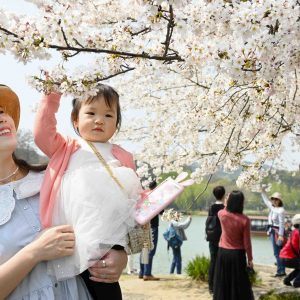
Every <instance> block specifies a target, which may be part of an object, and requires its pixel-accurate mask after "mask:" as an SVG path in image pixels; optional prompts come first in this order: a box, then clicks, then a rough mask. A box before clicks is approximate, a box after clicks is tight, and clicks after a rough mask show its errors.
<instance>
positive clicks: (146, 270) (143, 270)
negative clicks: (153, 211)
mask: <svg viewBox="0 0 300 300" xmlns="http://www.w3.org/2000/svg"><path fill="white" fill-rule="evenodd" d="M156 187H157V182H156V181H155V180H154V181H152V182H151V183H150V184H149V190H148V192H151V191H152V190H154V189H155V188H156ZM146 193H147V191H146ZM163 212H164V211H161V212H160V214H162V213H163ZM150 226H151V231H152V238H153V249H152V250H151V251H150V253H149V262H148V264H142V263H141V258H140V272H139V278H140V279H144V280H145V281H147V280H159V278H158V277H155V276H153V275H152V263H153V257H154V255H155V253H156V248H157V242H158V226H159V215H157V216H155V217H154V218H153V219H152V220H151V221H150Z"/></svg>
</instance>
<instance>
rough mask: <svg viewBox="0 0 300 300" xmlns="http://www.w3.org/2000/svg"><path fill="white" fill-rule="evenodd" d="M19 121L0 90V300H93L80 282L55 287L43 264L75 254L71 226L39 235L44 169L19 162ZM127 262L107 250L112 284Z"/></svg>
mask: <svg viewBox="0 0 300 300" xmlns="http://www.w3.org/2000/svg"><path fill="white" fill-rule="evenodd" d="M19 120H20V103H19V98H18V96H17V95H16V94H15V93H14V92H13V91H12V90H11V89H10V88H9V87H7V86H5V85H0V166H1V168H0V249H1V254H0V299H6V300H12V299H47V300H54V299H55V300H65V299H68V300H78V299H80V300H92V297H91V296H90V294H89V292H88V290H87V288H86V286H85V284H84V282H83V280H82V279H81V277H80V276H74V277H72V278H70V279H67V280H62V281H56V280H55V278H54V277H53V276H51V275H49V274H48V273H47V261H49V260H53V259H57V258H61V257H66V256H70V255H72V254H73V253H74V246H75V236H74V232H73V229H72V227H71V226H69V225H60V226H55V227H51V228H49V229H47V230H43V231H42V229H41V228H42V226H41V222H40V216H39V204H40V201H39V191H40V187H41V184H42V180H43V177H44V174H43V170H45V168H46V165H30V164H29V163H27V162H26V161H24V160H21V159H20V158H17V156H16V155H15V150H16V147H17V129H18V125H19ZM126 261H127V256H126V254H125V253H121V252H119V251H115V250H111V252H110V254H109V257H107V268H106V269H105V271H107V270H108V269H109V272H110V273H111V274H114V276H115V277H116V280H118V278H119V277H120V275H121V273H122V270H123V268H124V266H125V265H126ZM103 270H104V269H103V267H102V264H101V263H96V264H95V265H94V266H93V267H91V268H89V272H90V280H93V281H102V280H103V279H101V276H102V274H103Z"/></svg>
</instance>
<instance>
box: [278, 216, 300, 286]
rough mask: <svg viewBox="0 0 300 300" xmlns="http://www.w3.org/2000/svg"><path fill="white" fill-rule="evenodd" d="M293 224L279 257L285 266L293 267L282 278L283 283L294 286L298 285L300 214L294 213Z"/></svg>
mask: <svg viewBox="0 0 300 300" xmlns="http://www.w3.org/2000/svg"><path fill="white" fill-rule="evenodd" d="M292 224H293V226H294V229H293V231H292V232H291V234H290V238H289V239H288V241H287V243H286V244H285V245H284V247H283V248H282V249H281V250H280V254H279V257H280V258H281V259H282V262H283V265H284V266H285V267H286V268H291V269H294V270H293V271H292V272H291V273H290V274H288V275H287V276H286V277H285V278H284V279H283V283H284V284H285V285H288V286H293V287H295V288H299V287H300V234H299V229H300V214H296V215H294V217H293V218H292Z"/></svg>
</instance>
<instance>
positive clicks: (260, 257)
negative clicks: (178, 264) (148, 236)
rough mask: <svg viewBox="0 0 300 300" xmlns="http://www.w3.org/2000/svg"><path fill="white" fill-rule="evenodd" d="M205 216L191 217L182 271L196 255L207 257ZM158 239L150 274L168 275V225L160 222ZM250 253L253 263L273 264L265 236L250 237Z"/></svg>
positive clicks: (270, 250) (184, 248) (135, 259)
mask: <svg viewBox="0 0 300 300" xmlns="http://www.w3.org/2000/svg"><path fill="white" fill-rule="evenodd" d="M205 220H206V217H205V216H193V219H192V223H191V225H190V226H189V228H188V229H186V231H185V232H186V235H187V238H188V240H187V241H185V242H184V243H183V245H182V247H181V255H182V267H183V270H184V268H185V266H186V265H187V263H188V262H189V261H190V260H192V259H193V258H195V257H196V255H205V256H207V257H209V250H208V242H207V241H206V240H205V231H204V228H205ZM159 225H160V226H159V238H158V246H157V250H156V254H155V256H154V259H153V267H152V273H153V274H154V275H155V274H168V273H169V269H170V265H171V260H172V249H170V250H169V251H167V242H166V241H165V240H164V238H163V235H162V234H163V232H164V231H165V230H166V229H167V227H168V223H167V222H164V221H161V220H160V224H159ZM251 240H252V251H253V258H254V263H259V264H269V265H271V264H274V262H275V257H274V256H273V250H272V245H271V242H270V241H269V239H268V237H267V235H266V236H265V237H256V236H252V237H251ZM133 260H134V268H136V269H139V262H138V260H139V255H137V254H136V255H134V256H133Z"/></svg>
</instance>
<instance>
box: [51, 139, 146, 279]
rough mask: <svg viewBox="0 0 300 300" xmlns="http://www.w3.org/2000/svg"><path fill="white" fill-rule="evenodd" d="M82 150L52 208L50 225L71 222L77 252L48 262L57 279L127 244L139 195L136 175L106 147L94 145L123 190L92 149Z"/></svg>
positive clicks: (73, 160) (84, 145)
mask: <svg viewBox="0 0 300 300" xmlns="http://www.w3.org/2000/svg"><path fill="white" fill-rule="evenodd" d="M79 142H80V144H81V148H79V150H77V151H76V152H75V153H74V154H73V155H72V156H71V159H70V161H69V164H68V167H67V170H66V172H65V174H64V176H63V178H62V183H61V187H60V191H59V193H58V199H57V201H56V205H55V207H54V214H53V224H54V225H57V224H71V225H72V226H73V228H74V231H75V236H76V249H75V254H74V255H73V256H70V257H66V258H63V259H59V260H55V261H53V262H51V263H49V264H48V271H49V272H50V273H51V274H53V275H55V276H56V278H57V279H58V280H61V279H65V278H70V277H73V276H74V275H77V274H80V273H82V272H83V271H85V270H86V269H87V268H88V267H89V266H91V265H92V264H94V263H95V261H96V260H98V259H100V258H101V257H102V256H103V255H105V254H106V253H107V252H108V251H109V250H110V249H111V248H112V247H113V246H114V245H121V246H125V245H126V244H127V233H128V231H129V230H131V229H132V228H133V227H134V208H135V205H136V202H137V200H138V198H139V195H140V193H141V190H142V189H141V185H140V181H139V178H138V177H137V175H136V173H135V172H134V171H133V170H132V169H130V168H127V167H123V166H121V164H120V162H119V161H118V160H116V158H115V157H114V156H113V155H112V153H111V149H112V145H111V144H110V143H94V145H95V147H96V148H97V150H98V151H99V152H100V153H101V155H102V156H103V158H104V159H105V160H106V162H107V163H108V164H109V166H110V168H111V169H112V170H113V173H114V175H115V176H116V177H117V178H118V179H119V181H120V182H121V184H122V186H123V187H124V189H121V188H120V187H119V186H118V185H117V183H116V182H115V181H114V180H113V179H112V177H111V176H110V175H109V173H108V171H107V170H106V169H105V167H104V166H103V165H102V164H101V162H100V161H99V160H98V158H97V156H96V155H95V154H94V152H93V151H92V149H91V148H90V146H89V145H88V144H87V143H86V142H85V141H84V140H79Z"/></svg>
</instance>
